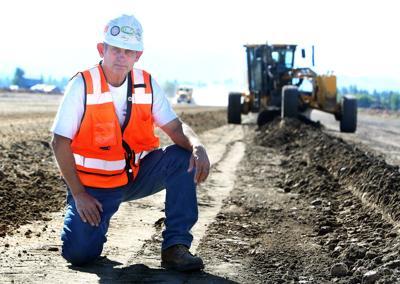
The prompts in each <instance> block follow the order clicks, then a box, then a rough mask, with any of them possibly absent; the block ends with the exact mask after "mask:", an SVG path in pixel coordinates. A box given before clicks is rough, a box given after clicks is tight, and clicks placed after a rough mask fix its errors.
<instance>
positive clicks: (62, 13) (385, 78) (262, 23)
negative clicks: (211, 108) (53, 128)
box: [0, 0, 400, 90]
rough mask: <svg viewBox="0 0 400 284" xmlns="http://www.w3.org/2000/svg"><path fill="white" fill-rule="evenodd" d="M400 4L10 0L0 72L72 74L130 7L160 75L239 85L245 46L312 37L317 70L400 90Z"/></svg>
mask: <svg viewBox="0 0 400 284" xmlns="http://www.w3.org/2000/svg"><path fill="white" fill-rule="evenodd" d="M397 11H398V8H397V4H396V1H390V0H380V1H372V0H366V1H357V0H353V1H349V0H347V1H345V0H336V1H321V0H319V1H317V0H315V1H314V0H303V1H291V0H286V1H276V0H275V1H269V0H259V1H256V0H247V1H225V0H220V1H211V0H202V1H183V0H182V1H178V0H176V1H151V0H147V1H145V0H138V1H135V0H131V1H125V0H113V1H102V0H99V1H82V0H79V1H78V0H69V1H54V0H53V1H50V0H42V1H39V0H38V1H28V0H26V1H22V0H13V1H7V4H4V3H2V16H1V17H0V27H1V29H2V31H1V32H2V35H3V38H2V40H1V43H2V44H1V52H0V74H1V75H3V76H4V74H6V75H8V76H12V74H13V72H14V70H15V67H17V66H21V67H22V68H23V69H24V70H25V71H26V73H27V75H28V76H32V77H34V76H36V77H38V76H40V75H44V76H46V77H47V76H50V75H51V76H52V77H70V76H72V75H73V74H75V73H76V72H77V71H79V70H82V69H84V68H86V67H88V66H91V65H93V64H95V63H97V62H98V60H99V57H98V54H97V51H96V43H97V42H99V41H101V32H102V30H103V27H104V25H105V23H106V22H107V20H108V19H109V18H110V17H113V16H115V15H117V14H119V13H128V14H134V15H135V16H136V17H137V18H138V19H139V20H140V22H141V23H142V25H143V29H144V41H145V52H144V54H143V56H142V58H141V61H140V62H139V66H138V67H141V68H144V69H147V70H148V71H150V72H151V73H152V74H153V75H154V76H155V77H156V78H159V80H161V81H163V80H174V79H176V80H178V81H193V82H197V81H202V82H206V83H210V82H213V81H218V82H221V81H225V80H231V81H232V82H235V83H236V84H237V85H243V84H245V80H246V73H245V72H246V67H245V51H244V48H243V44H245V43H263V42H265V41H267V40H268V42H270V43H296V44H300V45H304V46H311V45H314V46H315V49H316V64H317V67H316V69H317V71H318V72H321V73H324V72H328V71H334V73H335V74H336V75H338V80H339V82H352V80H353V79H354V80H355V82H354V83H357V82H360V84H361V87H363V86H362V84H366V83H367V85H368V86H367V87H368V88H373V87H374V86H376V88H378V89H382V88H385V87H386V86H387V89H398V90H400V56H399V50H400V37H399V36H398V31H397V27H399V23H398V20H397V17H398V15H397ZM357 78H358V79H357ZM346 84H347V83H346Z"/></svg>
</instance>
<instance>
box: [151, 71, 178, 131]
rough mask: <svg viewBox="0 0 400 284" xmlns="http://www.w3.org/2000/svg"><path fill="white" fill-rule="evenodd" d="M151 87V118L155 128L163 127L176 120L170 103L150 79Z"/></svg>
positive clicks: (158, 86)
mask: <svg viewBox="0 0 400 284" xmlns="http://www.w3.org/2000/svg"><path fill="white" fill-rule="evenodd" d="M151 84H152V87H153V118H154V121H155V124H156V125H157V126H159V127H160V126H163V125H165V124H167V123H168V122H170V121H172V120H174V119H175V118H177V115H176V113H175V111H174V110H173V109H172V106H171V104H170V102H169V101H168V98H167V96H166V95H165V93H164V91H163V90H162V89H161V87H160V85H158V83H157V82H156V80H154V79H153V78H152V80H151Z"/></svg>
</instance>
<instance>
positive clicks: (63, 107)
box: [50, 75, 177, 139]
mask: <svg viewBox="0 0 400 284" xmlns="http://www.w3.org/2000/svg"><path fill="white" fill-rule="evenodd" d="M151 80H152V81H151V83H152V87H153V118H154V122H155V124H156V126H163V125H165V124H167V123H168V122H170V121H172V120H174V119H175V118H176V117H177V115H176V113H175V112H174V110H173V109H172V107H171V104H170V103H169V101H168V99H167V97H166V96H165V94H164V92H163V90H162V89H161V87H160V86H159V85H158V84H157V82H156V81H155V80H154V79H153V78H152V79H151ZM108 86H109V88H110V92H111V95H112V98H113V103H114V107H115V111H116V114H117V116H118V120H119V123H120V125H121V126H122V125H123V123H124V121H125V116H126V108H127V104H126V93H127V90H128V80H126V79H125V82H124V83H123V84H122V85H121V86H119V87H113V86H111V85H110V84H108ZM84 98H85V95H84V82H83V79H82V76H81V75H77V76H75V77H74V78H73V79H71V81H70V82H69V83H68V85H67V88H66V89H65V93H64V97H63V99H62V101H61V104H60V106H59V108H58V112H57V115H56V118H55V120H54V123H53V126H52V127H51V129H50V131H51V132H53V133H55V134H58V135H61V136H64V137H67V138H70V139H73V138H74V137H75V134H76V133H77V131H78V129H79V127H80V124H81V120H82V116H83V112H84Z"/></svg>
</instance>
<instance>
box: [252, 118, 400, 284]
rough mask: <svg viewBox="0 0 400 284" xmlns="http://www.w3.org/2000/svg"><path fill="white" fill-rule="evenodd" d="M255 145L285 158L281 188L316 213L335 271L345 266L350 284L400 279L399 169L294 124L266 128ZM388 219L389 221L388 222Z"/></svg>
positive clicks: (319, 235) (317, 231)
mask: <svg viewBox="0 0 400 284" xmlns="http://www.w3.org/2000/svg"><path fill="white" fill-rule="evenodd" d="M288 134H289V135H290V139H288V138H287V135H288ZM255 141H256V143H258V144H259V145H262V146H264V147H273V148H274V149H277V150H278V151H279V152H280V153H281V154H282V156H284V157H285V158H284V159H283V160H282V161H281V166H282V167H283V168H284V169H285V171H284V172H283V173H282V176H281V179H280V180H279V181H278V182H277V186H278V187H280V188H283V189H284V191H285V192H292V193H297V194H299V195H300V196H301V197H302V198H303V199H305V200H309V202H310V204H311V206H312V207H313V208H317V209H318V211H317V213H316V215H315V216H314V217H313V219H314V222H313V223H314V224H313V230H314V232H315V235H316V238H317V239H319V242H320V244H321V245H322V247H323V249H324V251H325V252H326V253H327V254H328V255H330V257H332V259H333V260H334V262H335V264H334V265H333V266H335V265H336V266H335V268H333V266H332V269H333V271H335V269H337V268H338V267H339V268H341V269H342V268H343V267H345V269H344V268H343V269H344V270H345V273H344V274H343V275H341V277H344V280H345V281H348V283H360V282H361V281H362V280H363V279H367V278H368V277H372V276H373V277H375V278H374V279H380V280H379V281H380V282H379V283H393V282H392V281H393V280H394V279H399V278H398V277H399V276H400V274H399V271H398V268H399V267H400V265H397V264H394V263H400V260H399V258H398V251H399V247H400V243H399V238H398V233H397V230H396V228H395V227H394V226H393V224H394V221H395V222H398V221H399V218H400V215H399V214H400V210H399V206H400V203H399V198H400V192H399V191H398V189H399V188H400V173H399V168H398V167H397V166H391V165H388V164H387V163H386V162H385V161H384V160H383V159H382V158H381V157H379V156H376V155H375V154H372V153H370V152H368V151H367V152H366V151H365V150H363V149H364V148H363V147H359V146H357V145H352V144H348V143H346V142H345V141H343V140H342V139H340V138H336V137H333V136H330V135H328V134H326V133H324V132H323V131H321V129H320V128H318V127H315V126H313V125H306V124H302V123H300V122H299V121H295V120H284V121H281V120H276V121H274V122H273V123H271V124H269V125H266V126H265V127H264V128H262V129H261V130H260V131H259V132H258V133H257V135H256V138H255ZM386 216H390V217H391V218H389V220H388V221H385V218H386ZM315 265H316V266H318V265H319V264H315ZM371 275H372V276H371ZM338 276H340V275H338ZM368 279H369V278H368ZM371 279H372V278H371ZM365 281H366V280H365ZM346 283H347V282H346ZM368 283H370V282H368ZM371 283H373V281H372V282H371Z"/></svg>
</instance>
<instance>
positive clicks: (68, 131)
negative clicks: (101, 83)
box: [50, 75, 85, 140]
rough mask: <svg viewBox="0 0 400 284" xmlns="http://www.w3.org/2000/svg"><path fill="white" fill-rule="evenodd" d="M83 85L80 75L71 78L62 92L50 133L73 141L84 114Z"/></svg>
mask: <svg viewBox="0 0 400 284" xmlns="http://www.w3.org/2000/svg"><path fill="white" fill-rule="evenodd" d="M84 93H85V84H84V81H83V78H82V76H81V75H76V76H75V77H74V78H72V79H71V80H70V81H69V83H68V85H67V87H66V89H65V92H64V97H63V99H62V100H61V103H60V106H59V108H58V111H57V115H56V117H55V119H54V122H53V125H52V127H51V129H50V131H51V132H53V133H55V134H58V135H61V136H64V137H67V138H69V139H71V140H72V139H73V138H74V137H75V134H76V133H77V131H78V129H79V127H80V124H81V120H82V117H83V112H84V109H85V108H84V97H85V94H84Z"/></svg>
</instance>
